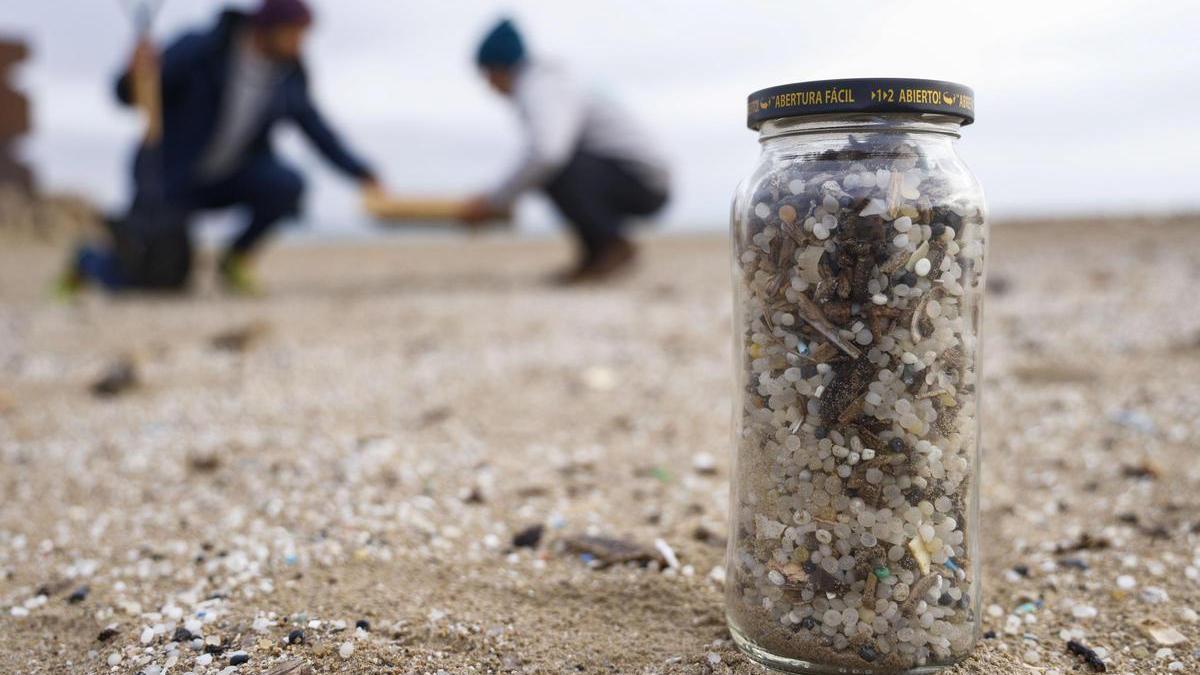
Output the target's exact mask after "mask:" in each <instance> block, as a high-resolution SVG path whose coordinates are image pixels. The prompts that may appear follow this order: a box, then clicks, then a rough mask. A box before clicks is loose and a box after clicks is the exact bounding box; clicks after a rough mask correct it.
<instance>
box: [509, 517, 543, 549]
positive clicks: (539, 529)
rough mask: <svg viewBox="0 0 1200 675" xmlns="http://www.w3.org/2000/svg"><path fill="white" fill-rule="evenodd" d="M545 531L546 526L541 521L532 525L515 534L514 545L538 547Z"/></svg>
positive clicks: (516, 546) (518, 546)
mask: <svg viewBox="0 0 1200 675" xmlns="http://www.w3.org/2000/svg"><path fill="white" fill-rule="evenodd" d="M545 531H546V528H545V526H543V525H542V524H541V523H538V524H537V525H530V526H529V527H527V528H525V529H524V530H521V531H520V532H518V533H516V534H515V535H513V546H514V547H515V548H537V547H538V544H540V543H541V541H542V534H543V533H544V532H545Z"/></svg>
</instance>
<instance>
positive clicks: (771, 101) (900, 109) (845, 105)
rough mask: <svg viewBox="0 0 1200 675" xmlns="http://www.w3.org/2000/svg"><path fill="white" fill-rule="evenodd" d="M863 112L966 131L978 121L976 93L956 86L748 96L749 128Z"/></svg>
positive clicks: (913, 83)
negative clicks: (953, 122)
mask: <svg viewBox="0 0 1200 675" xmlns="http://www.w3.org/2000/svg"><path fill="white" fill-rule="evenodd" d="M862 112H866V113H941V114H944V115H954V116H956V117H960V118H962V120H963V125H964V126H965V125H967V124H970V123H971V122H974V121H975V92H973V91H971V88H970V87H965V86H963V85H961V84H955V83H953V82H945V81H942V80H915V79H910V78H903V77H858V78H851V79H845V80H814V81H812V82H796V83H795V84H781V85H779V86H777V87H768V88H766V89H760V90H759V91H756V92H754V93H753V94H750V101H749V109H748V110H747V115H746V124H747V125H748V126H749V127H750V128H751V129H758V127H759V126H761V125H762V123H763V122H764V121H766V120H772V119H778V118H780V117H799V116H802V115H829V114H837V113H862Z"/></svg>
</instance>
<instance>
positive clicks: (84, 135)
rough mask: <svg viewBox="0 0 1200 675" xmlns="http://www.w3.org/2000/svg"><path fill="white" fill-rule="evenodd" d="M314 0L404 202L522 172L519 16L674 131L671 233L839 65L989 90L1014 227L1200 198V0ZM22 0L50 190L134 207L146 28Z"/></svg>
mask: <svg viewBox="0 0 1200 675" xmlns="http://www.w3.org/2000/svg"><path fill="white" fill-rule="evenodd" d="M313 2H314V5H315V7H316V11H317V14H318V23H317V26H316V30H315V32H314V34H313V38H312V41H311V44H310V45H309V50H308V51H309V57H308V62H309V68H310V70H311V71H312V75H313V82H314V85H315V93H316V96H317V98H318V101H319V103H320V104H321V106H322V107H323V108H324V110H325V111H326V113H327V115H328V117H330V118H331V119H332V120H333V121H334V122H335V123H336V125H337V126H338V127H339V128H340V129H341V130H343V133H344V135H345V137H346V138H347V139H348V141H350V143H351V144H352V145H353V146H354V147H355V148H357V149H358V150H359V152H360V154H362V155H364V156H366V157H367V158H369V159H370V160H371V161H372V162H373V163H374V164H375V165H376V166H377V167H378V168H379V169H380V173H381V174H382V176H383V177H384V179H385V180H386V182H388V183H389V184H390V185H391V186H392V187H393V188H394V189H395V190H397V191H410V192H416V193H426V194H429V193H433V194H452V193H457V192H473V191H475V190H476V189H479V188H483V187H485V186H487V185H489V184H490V183H491V182H492V181H493V180H494V179H495V178H497V177H498V175H499V173H500V172H501V171H503V169H504V168H505V167H506V166H508V165H509V164H510V163H511V162H512V161H513V159H514V157H515V155H516V153H517V151H518V148H519V138H518V136H517V133H516V132H517V126H516V123H515V120H514V117H513V116H512V113H511V111H510V110H509V109H508V108H507V107H506V106H505V105H504V104H503V101H501V100H500V99H498V98H497V97H496V96H494V95H493V94H491V93H490V92H489V91H488V90H487V89H486V87H485V85H484V83H483V82H482V81H481V80H480V78H479V77H478V74H477V72H476V71H475V69H474V67H473V65H472V63H471V55H472V53H473V49H474V47H475V44H476V42H477V40H478V38H479V36H480V35H481V34H482V32H484V31H485V30H486V28H488V27H489V25H490V24H491V23H492V22H493V21H494V20H495V19H496V18H497V17H499V16H502V15H511V16H513V17H514V18H515V19H516V20H517V22H518V23H519V24H520V25H521V26H522V27H523V28H524V29H525V32H526V34H527V39H528V42H529V43H530V45H531V49H532V51H533V52H534V53H535V54H536V55H541V56H545V57H553V58H554V59H556V60H558V61H560V62H562V63H564V64H565V65H567V66H569V67H570V68H572V69H573V70H574V71H575V72H576V73H578V75H579V76H580V77H583V78H586V79H588V80H590V81H592V82H595V83H597V84H598V85H600V86H603V87H605V88H606V89H608V90H609V91H611V92H614V93H615V94H617V95H618V96H619V97H621V98H623V99H624V100H625V103H626V106H627V107H629V108H631V109H633V110H634V111H635V112H636V114H637V115H638V116H639V117H640V118H641V119H642V120H643V121H644V123H645V124H646V125H647V126H648V127H650V128H651V129H652V130H653V132H654V133H655V134H657V135H658V136H659V137H660V138H661V139H662V145H663V146H664V147H665V149H666V150H667V151H668V152H669V154H670V156H671V158H672V159H673V160H674V163H675V169H676V171H675V174H676V181H675V182H676V188H677V190H676V197H675V199H674V202H673V204H672V206H671V209H670V211H669V212H668V213H667V214H666V216H665V218H664V220H665V221H666V222H667V226H668V227H669V228H670V229H682V228H688V227H702V228H713V227H722V226H724V222H725V219H726V217H727V213H728V202H729V195H730V193H731V191H732V190H733V188H734V186H735V185H736V184H737V182H738V181H739V180H740V179H741V177H742V176H744V175H745V174H746V173H748V172H749V170H750V167H751V166H752V165H753V163H754V161H755V156H756V153H757V152H758V145H757V143H756V138H755V135H754V134H753V133H752V132H750V131H748V130H747V129H746V128H745V120H744V110H745V98H746V95H747V94H748V93H750V92H751V91H752V90H755V89H759V88H762V87H766V86H770V85H775V84H782V83H786V82H795V81H801V80H809V79H822V78H829V77H862V76H902V77H925V78H940V79H948V80H953V81H957V82H961V83H964V84H967V85H969V86H971V87H974V89H975V92H976V114H977V122H976V124H975V125H973V126H970V127H967V128H966V130H965V133H964V136H963V139H962V141H960V150H961V152H962V154H963V155H964V156H965V157H966V159H967V161H968V163H969V164H970V165H971V166H972V168H973V169H974V170H975V172H976V173H977V174H978V175H979V177H980V179H981V180H982V182H983V184H984V187H985V189H986V191H987V193H988V197H989V201H990V203H991V206H992V212H993V215H994V216H997V217H1005V216H1014V215H1028V214H1038V213H1043V212H1055V213H1062V212H1078V211H1082V212H1097V211H1100V210H1112V209H1120V210H1123V211H1143V210H1153V211H1167V210H1175V209H1183V208H1197V207H1200V196H1198V194H1200V191H1198V190H1197V180H1196V177H1195V176H1196V172H1195V170H1194V167H1195V164H1196V154H1197V151H1198V150H1200V125H1197V124H1196V122H1195V121H1196V119H1197V112H1196V108H1197V106H1198V105H1200V85H1198V82H1200V78H1198V77H1197V74H1198V73H1200V49H1197V48H1196V39H1197V38H1196V34H1197V31H1198V30H1200V2H1196V1H1195V0H1159V1H1155V2H1132V1H1130V2H1108V1H1104V0H1090V1H1088V2H1066V1H1053V0H1051V1H1046V0H1038V1H1025V0H1008V1H1006V2H1003V3H999V2H987V3H985V2H978V3H965V2H951V1H948V0H947V1H937V0H929V1H910V2H886V3H885V2H855V1H849V0H841V1H838V2H799V1H798V0H788V1H780V2H765V1H757V2H747V1H740V2H727V3H719V2H683V1H674V2H668V1H666V0H629V1H619V2H618V1H606V2H599V3H578V2H562V1H561V0H559V1H550V0H528V1H510V2H504V3H498V2H491V1H487V0H454V1H453V2H413V1H409V0H389V1H387V2H380V1H378V0H313ZM6 4H7V7H6V8H5V9H4V12H3V14H2V15H0V33H7V34H19V35H24V36H26V37H28V38H29V39H31V40H32V42H33V43H34V49H35V54H34V57H33V58H32V60H31V61H29V62H28V63H27V64H26V65H25V66H24V67H23V68H22V69H21V70H20V72H19V76H18V78H17V79H18V81H19V83H20V85H21V86H22V87H23V88H24V89H25V90H26V91H28V92H30V93H31V94H32V97H33V99H34V102H35V106H36V107H35V111H34V112H35V124H36V132H35V135H34V136H33V137H32V138H31V139H29V141H28V142H26V144H25V148H24V152H25V154H26V155H27V156H29V157H30V158H31V159H32V160H33V161H34V162H35V163H36V166H37V170H38V173H39V175H40V177H41V179H42V182H43V184H44V185H45V186H46V187H48V188H51V189H70V190H75V191H81V192H84V193H87V194H89V195H92V196H93V197H95V198H96V199H98V200H100V201H102V202H103V203H106V204H115V203H117V202H118V201H119V195H120V192H121V189H122V187H123V185H124V178H123V176H124V175H125V168H124V167H125V163H126V160H127V157H128V152H129V146H130V144H131V143H132V141H133V140H134V139H135V138H136V136H137V133H138V131H137V129H138V125H137V121H136V119H135V118H134V117H133V116H132V115H130V114H129V113H128V112H126V111H124V110H122V109H119V108H118V107H117V106H116V105H115V104H114V103H113V101H112V99H111V95H110V80H111V76H112V74H113V73H114V72H115V70H116V69H117V67H118V65H119V63H120V61H121V60H122V59H123V58H124V55H125V53H126V52H127V50H128V44H129V42H130V40H131V35H130V28H129V25H128V22H127V21H126V18H125V16H124V14H123V13H122V9H121V7H122V3H121V2H120V1H119V0H107V1H104V0H89V1H87V2H84V1H81V0H37V1H36V2H35V1H24V0H20V1H16V2H8V3H6ZM238 4H245V3H238ZM219 6H220V4H219V3H215V2H213V1H212V0H166V4H165V7H164V9H163V12H162V14H161V16H160V19H159V21H158V24H157V26H156V33H157V34H158V35H159V36H160V37H170V36H173V35H175V34H177V33H178V31H180V30H181V29H184V28H187V27H195V26H202V25H205V24H208V23H210V22H211V21H212V19H213V17H214V16H215V13H216V10H217V8H218V7H219ZM282 136H283V139H282V141H283V142H282V144H281V146H282V148H283V151H284V152H285V154H287V155H288V157H289V158H291V159H292V160H293V161H294V162H295V163H297V164H298V165H301V166H303V167H305V168H306V169H309V171H308V173H309V178H310V186H311V191H310V194H309V206H310V216H309V221H310V226H311V227H312V228H314V229H315V230H317V231H318V232H323V231H328V232H334V231H345V230H346V229H351V230H353V229H360V228H361V227H362V225H361V217H360V216H359V214H358V211H357V209H356V202H355V195H354V193H353V190H352V188H351V186H349V185H347V184H346V183H345V182H344V181H341V180H340V179H339V178H338V177H337V176H336V175H335V174H333V173H332V172H330V171H329V170H328V169H326V168H324V167H323V166H321V164H320V162H319V161H318V160H317V159H316V158H315V156H314V155H313V154H312V153H311V152H310V151H309V150H308V149H307V148H306V147H305V146H304V144H303V143H302V142H300V141H299V139H298V138H297V137H296V136H295V134H294V133H284V134H282ZM536 201H537V200H527V202H529V203H527V204H525V205H524V206H523V208H522V210H521V215H522V216H523V220H524V222H525V227H527V228H529V229H534V230H536V229H539V228H543V227H546V226H547V224H548V223H549V222H551V219H550V216H549V214H548V213H547V212H546V209H545V208H544V205H539V204H537V203H536Z"/></svg>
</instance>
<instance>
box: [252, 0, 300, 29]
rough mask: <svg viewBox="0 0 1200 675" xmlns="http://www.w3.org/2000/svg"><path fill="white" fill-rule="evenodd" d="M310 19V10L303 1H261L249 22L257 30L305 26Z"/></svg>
mask: <svg viewBox="0 0 1200 675" xmlns="http://www.w3.org/2000/svg"><path fill="white" fill-rule="evenodd" d="M312 19H313V16H312V10H310V9H309V8H308V5H307V4H306V3H305V2H304V0H262V4H260V5H259V6H258V9H257V10H255V11H254V13H253V14H251V15H250V21H251V22H253V24H254V25H255V26H256V27H258V28H276V27H279V26H297V25H299V26H307V25H308V24H310V23H312Z"/></svg>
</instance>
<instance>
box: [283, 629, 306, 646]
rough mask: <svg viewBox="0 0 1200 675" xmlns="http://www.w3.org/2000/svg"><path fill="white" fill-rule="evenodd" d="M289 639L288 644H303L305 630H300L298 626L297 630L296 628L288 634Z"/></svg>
mask: <svg viewBox="0 0 1200 675" xmlns="http://www.w3.org/2000/svg"><path fill="white" fill-rule="evenodd" d="M287 641H288V644H289V645H302V644H304V631H302V630H300V629H299V628H297V629H296V630H294V631H292V632H290V633H288V636H287Z"/></svg>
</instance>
